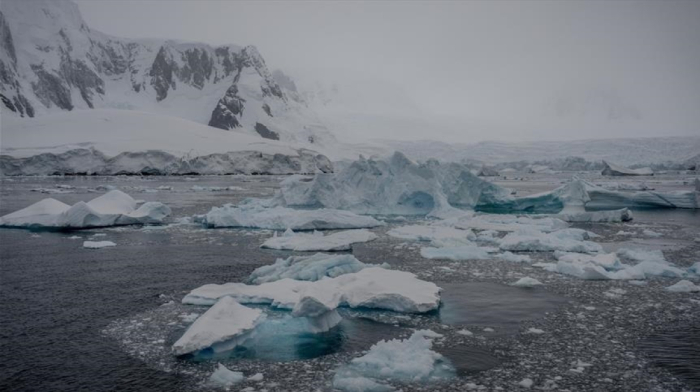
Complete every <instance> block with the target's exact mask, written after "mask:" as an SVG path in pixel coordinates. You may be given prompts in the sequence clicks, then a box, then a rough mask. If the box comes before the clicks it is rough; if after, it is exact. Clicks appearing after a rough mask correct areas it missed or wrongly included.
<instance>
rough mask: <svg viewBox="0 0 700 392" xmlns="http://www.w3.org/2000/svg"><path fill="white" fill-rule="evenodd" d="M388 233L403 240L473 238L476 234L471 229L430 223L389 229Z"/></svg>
mask: <svg viewBox="0 0 700 392" xmlns="http://www.w3.org/2000/svg"><path fill="white" fill-rule="evenodd" d="M387 234H388V235H390V236H392V237H395V238H400V239H404V240H412V241H433V240H444V239H456V240H474V239H476V236H475V235H474V233H473V232H472V231H471V230H461V229H454V228H452V227H442V226H431V225H410V226H401V227H396V228H394V229H391V230H389V231H388V232H387Z"/></svg>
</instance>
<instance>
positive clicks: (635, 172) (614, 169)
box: [600, 160, 654, 176]
mask: <svg viewBox="0 0 700 392" xmlns="http://www.w3.org/2000/svg"><path fill="white" fill-rule="evenodd" d="M603 166H604V167H603V171H602V172H600V174H602V175H604V176H653V175H654V171H653V170H651V168H648V167H643V168H641V169H629V168H626V167H624V166H620V165H616V164H614V163H610V162H608V161H605V160H603Z"/></svg>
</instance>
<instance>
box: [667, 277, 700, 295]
mask: <svg viewBox="0 0 700 392" xmlns="http://www.w3.org/2000/svg"><path fill="white" fill-rule="evenodd" d="M666 291H671V292H673V293H696V292H700V286H698V285H696V284H695V283H693V282H691V281H689V280H681V281H680V282H678V283H676V284H674V285H673V286H669V287H666Z"/></svg>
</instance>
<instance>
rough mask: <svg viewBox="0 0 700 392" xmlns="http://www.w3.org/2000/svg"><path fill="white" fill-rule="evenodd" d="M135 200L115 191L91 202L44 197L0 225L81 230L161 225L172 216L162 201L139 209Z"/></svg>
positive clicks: (7, 217) (2, 219) (10, 215)
mask: <svg viewBox="0 0 700 392" xmlns="http://www.w3.org/2000/svg"><path fill="white" fill-rule="evenodd" d="M136 204H137V203H136V201H135V200H134V199H133V198H132V197H131V196H129V195H127V194H126V193H124V192H121V191H119V190H113V191H110V192H108V193H105V194H104V195H102V196H99V197H97V198H95V199H92V200H90V201H89V202H87V203H86V202H82V201H80V202H78V203H76V204H74V205H73V206H69V205H68V204H65V203H62V202H60V201H58V200H55V199H44V200H41V201H39V202H37V203H34V204H32V205H30V206H29V207H26V208H23V209H21V210H19V211H15V212H13V213H11V214H8V215H5V216H3V217H2V218H0V227H21V228H30V229H35V228H36V229H39V228H52V229H61V228H64V229H82V228H88V227H103V226H117V225H132V224H160V223H162V222H163V219H165V217H167V216H168V215H170V212H171V211H170V208H169V207H168V206H166V205H165V204H163V203H159V202H148V203H144V204H143V205H141V206H140V207H139V208H136Z"/></svg>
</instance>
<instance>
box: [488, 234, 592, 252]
mask: <svg viewBox="0 0 700 392" xmlns="http://www.w3.org/2000/svg"><path fill="white" fill-rule="evenodd" d="M588 238H590V236H589V235H588V232H586V231H585V230H580V229H564V230H559V231H555V232H553V233H541V232H534V231H524V232H516V233H510V234H508V235H506V236H505V237H503V239H502V240H501V244H500V248H501V249H502V250H510V251H530V252H549V251H555V250H560V251H566V252H579V253H597V252H601V251H602V250H603V248H602V247H601V246H600V245H599V244H596V243H595V242H590V241H585V240H586V239H588Z"/></svg>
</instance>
